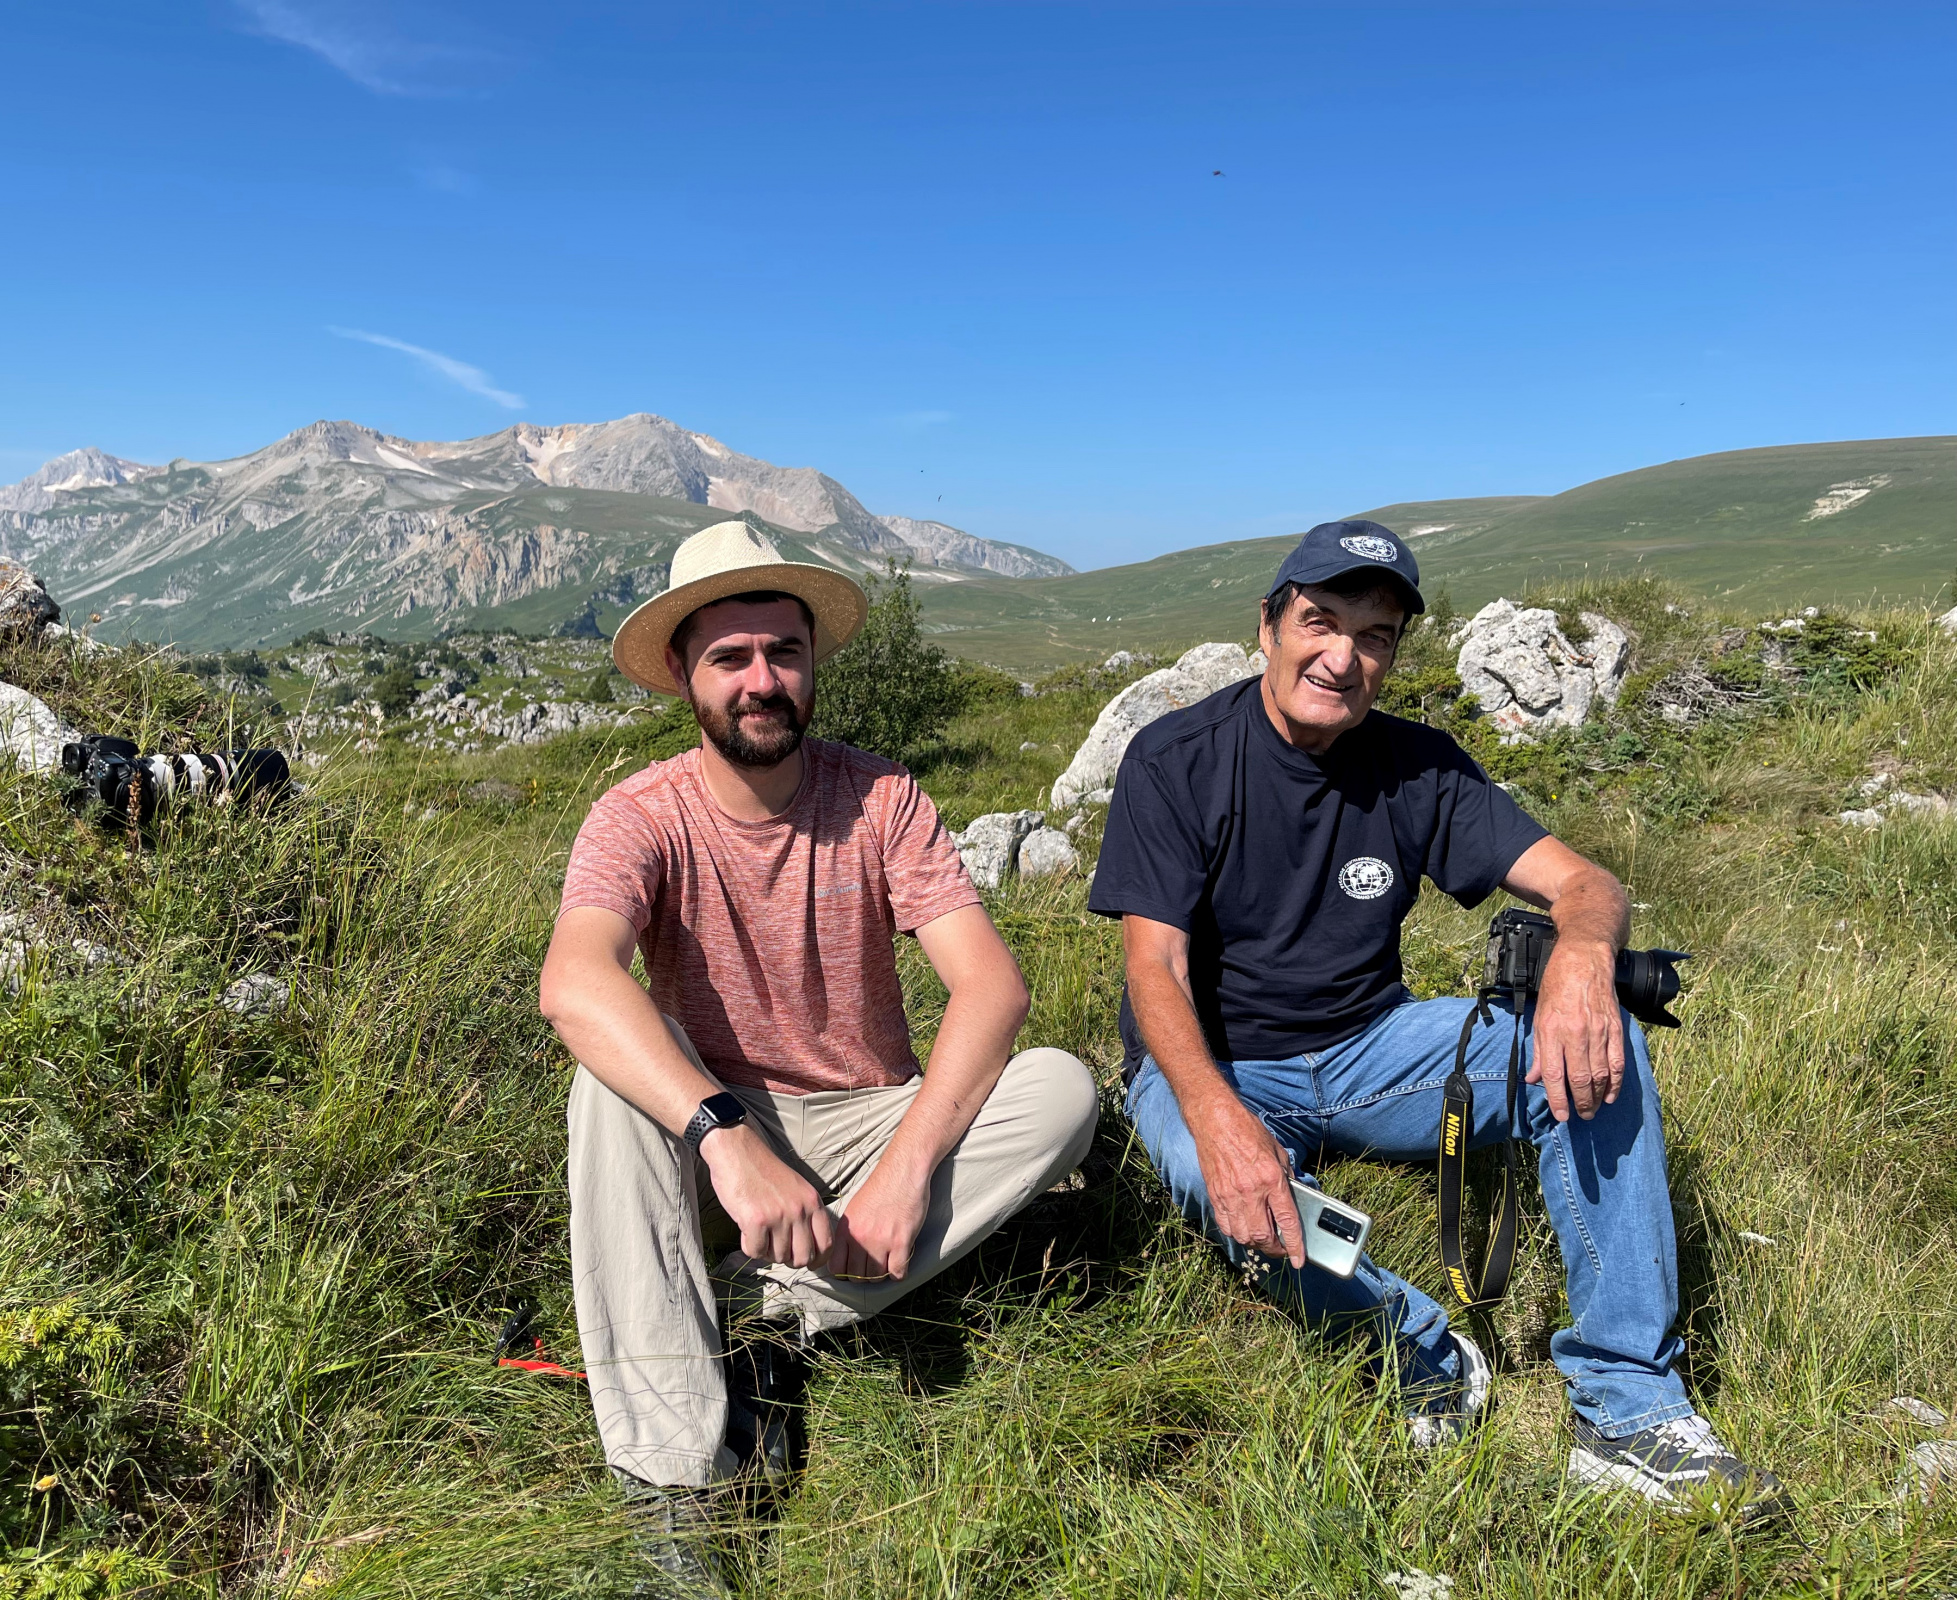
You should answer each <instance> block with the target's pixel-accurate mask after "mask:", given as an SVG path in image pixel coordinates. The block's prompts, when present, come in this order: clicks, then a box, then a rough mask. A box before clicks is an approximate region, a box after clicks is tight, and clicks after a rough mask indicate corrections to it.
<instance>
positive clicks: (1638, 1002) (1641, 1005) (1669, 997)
mask: <svg viewBox="0 0 1957 1600" xmlns="http://www.w3.org/2000/svg"><path fill="white" fill-rule="evenodd" d="M1617 995H1618V998H1619V999H1620V1000H1622V1001H1623V1002H1624V1009H1625V1010H1626V1011H1628V1012H1630V1013H1631V1015H1632V1016H1634V1017H1643V1018H1650V1017H1652V1016H1654V1015H1657V1016H1662V1015H1663V1014H1664V1011H1665V1007H1666V1006H1668V1005H1670V1004H1671V1002H1672V1001H1673V1000H1675V999H1676V998H1677V997H1678V968H1677V967H1676V966H1675V965H1674V964H1673V963H1672V960H1671V957H1670V955H1669V953H1668V952H1666V951H1663V950H1620V951H1618V953H1617Z"/></svg>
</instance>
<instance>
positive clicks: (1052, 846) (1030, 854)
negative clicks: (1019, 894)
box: [1019, 828, 1080, 878]
mask: <svg viewBox="0 0 1957 1600" xmlns="http://www.w3.org/2000/svg"><path fill="white" fill-rule="evenodd" d="M1079 866H1080V852H1079V851H1077V850H1076V849H1075V848H1074V846H1073V841H1071V840H1070V839H1069V838H1068V837H1067V836H1066V835H1065V834H1064V833H1056V832H1055V831H1054V830H1053V829H1052V828H1035V829H1034V830H1033V831H1032V832H1031V833H1029V834H1027V835H1026V837H1025V838H1024V839H1022V840H1020V842H1019V875H1020V876H1021V877H1022V878H1061V877H1065V876H1066V875H1067V874H1068V873H1070V872H1073V871H1075V870H1077V869H1078V868H1079Z"/></svg>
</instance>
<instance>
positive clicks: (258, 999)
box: [217, 972, 292, 1017]
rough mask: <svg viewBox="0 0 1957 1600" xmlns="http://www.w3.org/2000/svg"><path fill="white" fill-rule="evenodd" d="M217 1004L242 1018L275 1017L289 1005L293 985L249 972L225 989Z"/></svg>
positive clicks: (269, 975) (271, 976)
mask: <svg viewBox="0 0 1957 1600" xmlns="http://www.w3.org/2000/svg"><path fill="white" fill-rule="evenodd" d="M217 1003H218V1004H219V1005H221V1006H223V1007H224V1009H225V1010H226V1011H235V1012H237V1013H238V1015H239V1016H241V1017H276V1016H277V1015H278V1014H279V1013H280V1012H282V1011H284V1010H285V1008H286V1007H287V1006H288V1005H290V1004H291V1003H292V985H291V983H290V982H289V981H287V980H286V979H284V978H279V977H274V976H273V975H272V974H271V973H269V972H248V973H246V974H245V976H244V977H242V978H239V979H237V980H236V981H235V982H233V983H232V984H231V985H230V986H229V987H228V988H226V989H225V991H224V993H223V994H221V995H219V996H218V997H217Z"/></svg>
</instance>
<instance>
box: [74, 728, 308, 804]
mask: <svg viewBox="0 0 1957 1600" xmlns="http://www.w3.org/2000/svg"><path fill="white" fill-rule="evenodd" d="M61 770H62V771H63V772H65V773H67V774H68V775H69V776H70V777H72V778H74V779H75V780H76V783H75V786H74V788H73V789H71V790H70V791H69V793H68V809H69V810H71V811H80V810H81V809H82V808H83V807H84V806H86V805H87V804H88V803H89V802H90V801H92V800H94V801H100V802H101V804H102V805H103V806H104V807H105V808H106V810H107V812H108V820H109V821H110V822H119V823H125V824H135V825H142V824H146V823H148V822H149V821H150V820H151V819H152V818H154V817H155V815H156V813H157V810H158V809H159V808H160V807H161V806H163V805H164V804H166V803H168V802H170V801H173V800H175V799H177V798H179V797H189V798H195V799H199V800H202V801H204V802H205V803H207V804H210V805H225V804H228V803H230V802H232V801H235V800H242V799H244V798H245V797H246V796H248V795H253V794H270V795H277V794H280V793H283V792H284V790H285V789H286V788H288V787H289V786H290V784H291V782H292V768H291V767H290V765H288V764H287V762H286V759H285V757H284V756H283V755H282V754H280V752H278V751H277V750H226V751H222V752H219V753H206V752H202V751H187V752H185V753H184V754H183V755H175V756H146V755H144V754H142V753H141V751H140V750H139V749H138V748H137V746H136V745H135V743H134V742H132V741H131V740H128V739H113V738H110V737H109V736H108V735H107V734H100V733H92V734H89V735H87V736H86V737H85V738H83V739H80V740H78V741H77V742H76V743H74V744H66V745H63V746H62V747H61Z"/></svg>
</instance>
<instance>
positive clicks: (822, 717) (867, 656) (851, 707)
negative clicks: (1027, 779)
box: [813, 561, 963, 761]
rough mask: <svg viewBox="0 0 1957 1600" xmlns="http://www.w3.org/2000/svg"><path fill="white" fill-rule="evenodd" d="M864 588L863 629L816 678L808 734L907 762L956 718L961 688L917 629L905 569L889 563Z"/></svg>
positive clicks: (942, 656)
mask: <svg viewBox="0 0 1957 1600" xmlns="http://www.w3.org/2000/svg"><path fill="white" fill-rule="evenodd" d="M866 587H867V588H868V590H869V593H870V614H869V616H868V618H867V619H866V620H865V621H864V624H863V631H862V632H861V633H859V634H857V636H856V637H855V638H854V639H853V640H851V641H850V643H849V645H848V646H847V647H846V648H845V649H843V650H841V651H839V652H838V653H837V654H836V655H834V656H832V657H830V659H829V660H828V661H827V662H825V663H824V664H823V666H822V667H821V669H820V671H819V672H818V673H817V675H816V703H815V726H814V729H813V731H814V732H815V733H816V734H817V735H819V736H820V737H821V738H824V739H839V740H841V741H842V742H843V743H844V744H853V745H855V746H856V747H857V748H858V749H861V750H874V751H875V752H876V753H877V754H878V755H882V756H889V757H890V758H891V759H892V760H893V761H905V760H909V759H910V758H911V757H912V756H914V755H915V754H916V753H917V752H918V751H920V750H921V749H922V748H923V747H924V746H925V745H927V744H929V743H930V742H931V741H932V740H934V739H935V738H937V736H938V735H939V734H940V733H942V732H943V731H944V727H945V724H946V723H948V722H949V721H950V720H951V719H952V718H953V717H955V716H957V715H958V713H959V711H960V710H961V709H962V708H963V694H962V692H961V691H962V687H963V685H962V681H961V678H960V675H959V673H958V672H957V671H956V670H955V669H954V668H953V666H952V661H951V657H950V656H948V655H946V654H945V652H944V651H943V650H941V649H939V648H938V646H936V645H934V644H931V643H928V642H927V641H926V640H925V638H924V635H923V633H922V632H921V631H920V630H919V628H918V603H917V596H916V595H915V594H913V593H912V592H911V575H910V571H909V569H908V568H900V567H899V566H898V565H897V563H896V562H894V561H892V562H890V563H889V564H888V566H887V567H886V569H885V574H884V577H883V579H882V580H881V581H878V580H876V579H871V580H870V582H869V583H868V584H867V585H866Z"/></svg>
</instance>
